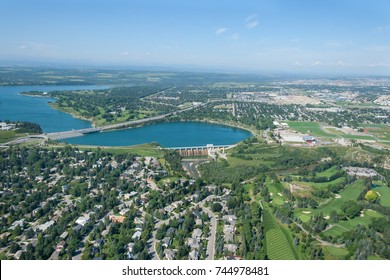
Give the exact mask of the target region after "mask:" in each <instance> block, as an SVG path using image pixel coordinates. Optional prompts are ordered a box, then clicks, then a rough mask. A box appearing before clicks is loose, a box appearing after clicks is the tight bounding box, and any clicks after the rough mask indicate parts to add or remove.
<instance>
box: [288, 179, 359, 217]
mask: <svg viewBox="0 0 390 280" xmlns="http://www.w3.org/2000/svg"><path fill="white" fill-rule="evenodd" d="M300 183H301V182H300ZM363 189H364V183H363V180H357V181H355V182H353V183H352V184H350V185H347V186H346V187H345V188H344V189H343V190H342V191H341V192H340V193H339V195H340V198H334V199H332V200H331V201H329V202H328V203H326V204H324V205H322V206H321V207H319V208H317V209H310V208H307V209H296V210H295V211H294V214H295V216H296V217H298V218H300V219H301V220H302V221H307V220H308V219H309V218H310V216H311V215H312V214H314V213H320V212H322V213H323V214H324V216H327V215H329V214H330V212H331V211H332V210H335V211H336V212H339V213H340V211H341V210H340V208H341V206H342V205H343V204H344V202H345V201H348V200H356V199H357V198H358V197H359V195H360V193H361V192H362V191H363ZM303 212H310V213H303Z"/></svg>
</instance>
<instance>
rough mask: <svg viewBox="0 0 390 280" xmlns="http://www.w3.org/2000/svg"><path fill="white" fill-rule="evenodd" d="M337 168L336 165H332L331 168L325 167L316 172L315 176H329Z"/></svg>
mask: <svg viewBox="0 0 390 280" xmlns="http://www.w3.org/2000/svg"><path fill="white" fill-rule="evenodd" d="M338 171H339V170H337V167H336V166H332V167H331V168H328V169H326V170H325V171H322V172H318V173H316V177H330V176H332V175H334V174H336V173H337V172H338Z"/></svg>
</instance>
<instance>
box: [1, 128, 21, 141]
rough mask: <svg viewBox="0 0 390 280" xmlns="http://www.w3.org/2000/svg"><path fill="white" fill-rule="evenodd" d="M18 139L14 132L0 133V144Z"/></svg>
mask: <svg viewBox="0 0 390 280" xmlns="http://www.w3.org/2000/svg"><path fill="white" fill-rule="evenodd" d="M17 137H18V135H17V133H16V132H15V130H10V131H0V143H6V142H9V141H12V140H14V139H16V138H17Z"/></svg>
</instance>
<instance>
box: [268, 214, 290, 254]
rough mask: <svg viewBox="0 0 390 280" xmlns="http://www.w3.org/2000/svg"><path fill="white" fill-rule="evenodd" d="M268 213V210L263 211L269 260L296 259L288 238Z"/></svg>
mask: <svg viewBox="0 0 390 280" xmlns="http://www.w3.org/2000/svg"><path fill="white" fill-rule="evenodd" d="M269 211H270V210H269V209H266V208H265V209H264V227H265V240H266V246H267V255H268V257H269V258H270V259H271V260H294V259H297V256H296V252H294V249H293V247H292V244H290V242H289V241H288V238H287V237H286V236H285V234H284V233H283V231H282V229H281V228H280V227H279V225H278V224H277V222H276V220H275V218H274V217H273V216H272V214H271V213H270V212H269Z"/></svg>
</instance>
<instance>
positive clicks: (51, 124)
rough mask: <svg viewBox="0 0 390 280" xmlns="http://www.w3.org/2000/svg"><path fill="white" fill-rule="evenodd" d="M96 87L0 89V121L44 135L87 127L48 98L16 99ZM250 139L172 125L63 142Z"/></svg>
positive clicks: (194, 125)
mask: <svg viewBox="0 0 390 280" xmlns="http://www.w3.org/2000/svg"><path fill="white" fill-rule="evenodd" d="M100 88H107V87H99V86H6V87H4V86H0V120H3V121H4V120H11V121H29V122H34V123H38V124H40V125H41V127H42V129H43V131H44V132H45V133H48V132H58V131H69V130H72V129H82V128H88V127H91V123H90V122H88V121H84V120H79V119H76V118H74V117H73V116H72V115H70V114H67V113H63V112H60V111H57V110H55V109H52V108H51V107H50V106H49V105H48V102H54V101H55V100H54V99H52V98H41V97H32V96H25V95H20V94H19V93H21V92H28V91H53V90H78V89H79V90H80V89H100ZM250 136H251V133H250V132H248V131H246V130H242V129H238V128H234V127H230V126H223V125H218V124H209V123H202V122H172V123H158V124H152V125H146V126H143V127H138V128H131V129H125V130H116V131H109V132H101V133H93V134H87V135H85V136H81V137H76V138H69V139H64V140H63V141H65V142H68V143H72V144H83V145H98V146H130V145H136V144H141V143H151V142H157V143H159V144H160V145H162V146H163V147H183V146H187V147H188V146H203V145H207V144H214V145H230V144H234V143H237V142H240V141H242V140H244V139H246V138H248V137H250Z"/></svg>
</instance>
